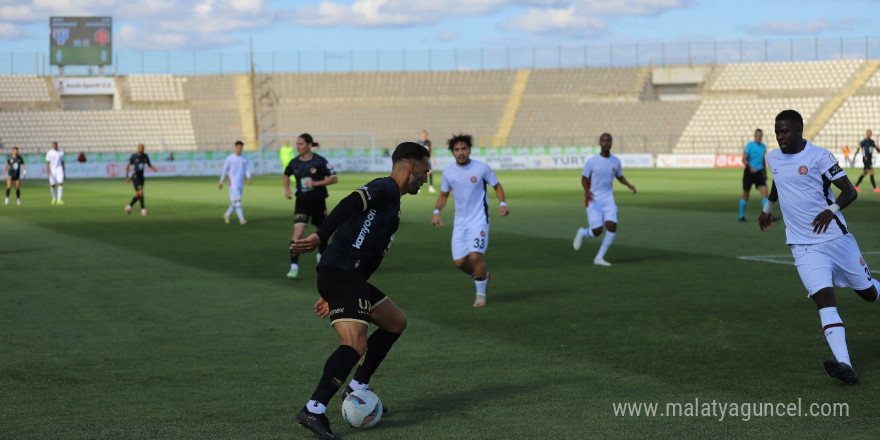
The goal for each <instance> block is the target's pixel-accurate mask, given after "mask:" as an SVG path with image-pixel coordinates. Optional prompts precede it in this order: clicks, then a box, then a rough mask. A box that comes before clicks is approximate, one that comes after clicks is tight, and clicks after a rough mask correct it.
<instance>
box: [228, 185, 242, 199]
mask: <svg viewBox="0 0 880 440" xmlns="http://www.w3.org/2000/svg"><path fill="white" fill-rule="evenodd" d="M243 189H244V188H242V187H241V186H237V185H230V186H229V201H230V202H234V201H236V200H241V193H242V190H243Z"/></svg>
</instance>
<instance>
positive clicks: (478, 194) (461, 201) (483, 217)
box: [440, 159, 498, 226]
mask: <svg viewBox="0 0 880 440" xmlns="http://www.w3.org/2000/svg"><path fill="white" fill-rule="evenodd" d="M486 185H488V186H491V187H494V186H495V185H498V178H497V177H495V172H494V171H492V168H490V167H489V165H488V164H486V163H485V162H480V161H478V160H473V159H471V161H470V163H468V164H467V165H465V166H459V165H458V164H457V163H454V164H452V165H449V166H447V167H446V168H444V169H443V179H442V181H441V183H440V191H442V192H446V193H448V192H450V191H452V199H453V200H454V201H455V225H456V226H458V225H459V224H461V225H465V224H467V225H473V224H488V223H489V194H488V192H486Z"/></svg>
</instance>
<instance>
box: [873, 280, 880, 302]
mask: <svg viewBox="0 0 880 440" xmlns="http://www.w3.org/2000/svg"><path fill="white" fill-rule="evenodd" d="M871 282H872V283H874V290H876V291H877V298H874V301H877V300H878V299H880V281H877V279H876V278H874V279H873V280H871Z"/></svg>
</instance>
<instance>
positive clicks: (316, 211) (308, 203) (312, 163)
mask: <svg viewBox="0 0 880 440" xmlns="http://www.w3.org/2000/svg"><path fill="white" fill-rule="evenodd" d="M319 145H320V144H318V143H317V142H315V140H314V139H312V135H310V134H308V133H303V134H301V135H300V136H299V137H298V138H297V139H296V151H297V152H299V155H298V156H296V157H295V158H294V159H293V160H291V161H290V163H289V164H287V168H285V169H284V178H283V179H282V182H283V183H284V197H285V198H287V199H289V198H290V176H294V177H295V178H296V193H295V195H296V203H295V204H294V208H293V237H291V239H290V242H291V243H293V242H294V241H296V240H299V239H300V238H302V236H303V232H305V230H306V225H307V224H308V223H309V221H311V222H312V224H313V225H315V228H317V229H318V230H320V229H321V224H322V223H323V222H324V217H326V216H327V202H326V200H327V196H328V195H329V194H328V193H327V185H332V184H334V183H336V182H338V181H339V178H338V177H336V171H335V170H333V166H332V165H330V163H329V162H327V159H324V158H323V157H321V155H319V154H316V153H314V152H312V148H318V146H319ZM326 247H327V243H326V242H322V243H321V247H319V248H318V255H317V258H318V261H321V255H322V254H323V253H324V249H325V248H326ZM298 275H299V254H297V253H295V252H291V254H290V271H288V272H287V277H288V278H296V277H297V276H298Z"/></svg>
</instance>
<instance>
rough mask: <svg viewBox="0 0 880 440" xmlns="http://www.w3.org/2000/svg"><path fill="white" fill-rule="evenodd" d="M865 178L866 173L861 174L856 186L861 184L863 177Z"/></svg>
mask: <svg viewBox="0 0 880 440" xmlns="http://www.w3.org/2000/svg"><path fill="white" fill-rule="evenodd" d="M864 178H865V175H864V174H862V175H861V176H859V180H857V181H856V186H859V184H860V183H862V179H864Z"/></svg>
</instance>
